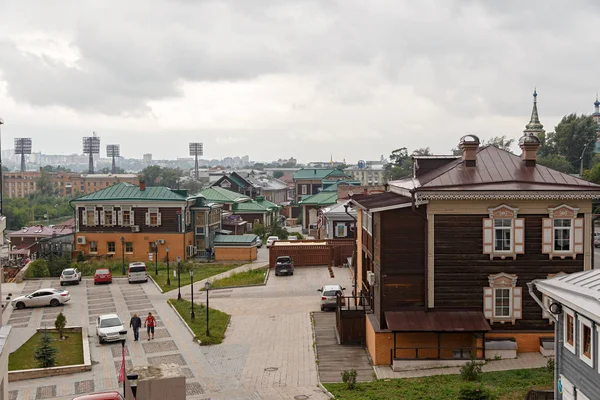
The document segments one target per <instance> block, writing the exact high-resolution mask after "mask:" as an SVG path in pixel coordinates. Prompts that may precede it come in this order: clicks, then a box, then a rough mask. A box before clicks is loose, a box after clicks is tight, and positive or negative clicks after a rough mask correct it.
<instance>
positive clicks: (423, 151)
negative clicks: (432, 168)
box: [412, 147, 431, 156]
mask: <svg viewBox="0 0 600 400" xmlns="http://www.w3.org/2000/svg"><path fill="white" fill-rule="evenodd" d="M412 155H413V156H430V155H431V150H430V149H429V147H422V148H420V149H416V150H415V151H413V152H412Z"/></svg>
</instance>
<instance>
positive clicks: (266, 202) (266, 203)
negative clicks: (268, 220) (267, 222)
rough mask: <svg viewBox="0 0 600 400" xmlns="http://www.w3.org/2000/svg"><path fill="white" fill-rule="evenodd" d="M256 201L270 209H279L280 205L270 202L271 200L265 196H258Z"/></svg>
mask: <svg viewBox="0 0 600 400" xmlns="http://www.w3.org/2000/svg"><path fill="white" fill-rule="evenodd" d="M254 201H255V202H257V203H258V204H260V205H261V206H263V207H265V208H267V209H269V210H277V209H279V206H278V205H277V204H275V203H273V202H270V201H269V200H266V199H265V198H264V196H256V199H254Z"/></svg>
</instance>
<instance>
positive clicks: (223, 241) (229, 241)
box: [213, 234, 256, 246]
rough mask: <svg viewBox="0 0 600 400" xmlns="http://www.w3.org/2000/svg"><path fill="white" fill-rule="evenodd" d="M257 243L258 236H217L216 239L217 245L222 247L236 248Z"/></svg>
mask: <svg viewBox="0 0 600 400" xmlns="http://www.w3.org/2000/svg"><path fill="white" fill-rule="evenodd" d="M254 242H256V235H252V234H244V235H217V236H215V239H214V242H213V243H214V244H215V245H221V246H224V245H225V246H226V245H230V246H235V245H247V246H250V245H252V244H254Z"/></svg>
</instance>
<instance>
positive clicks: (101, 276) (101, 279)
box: [94, 268, 112, 285]
mask: <svg viewBox="0 0 600 400" xmlns="http://www.w3.org/2000/svg"><path fill="white" fill-rule="evenodd" d="M99 283H112V273H111V272H110V269H108V268H99V269H97V270H96V273H95V274H94V285H97V284H99Z"/></svg>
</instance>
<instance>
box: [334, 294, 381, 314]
mask: <svg viewBox="0 0 600 400" xmlns="http://www.w3.org/2000/svg"><path fill="white" fill-rule="evenodd" d="M372 304H373V295H372V294H370V295H367V296H364V295H360V296H342V295H340V294H339V293H338V294H337V308H338V309H339V310H341V311H364V312H365V313H373V312H374V311H373V307H372V306H371V305H372Z"/></svg>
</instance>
